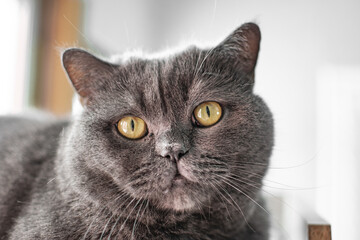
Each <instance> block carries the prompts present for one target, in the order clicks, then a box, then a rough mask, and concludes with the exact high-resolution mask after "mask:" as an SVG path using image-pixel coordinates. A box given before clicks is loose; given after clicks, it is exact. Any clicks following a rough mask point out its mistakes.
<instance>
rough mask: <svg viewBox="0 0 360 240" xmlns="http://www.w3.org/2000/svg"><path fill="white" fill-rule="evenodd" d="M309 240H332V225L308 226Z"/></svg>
mask: <svg viewBox="0 0 360 240" xmlns="http://www.w3.org/2000/svg"><path fill="white" fill-rule="evenodd" d="M308 231H309V240H331V227H330V225H314V224H309V225H308Z"/></svg>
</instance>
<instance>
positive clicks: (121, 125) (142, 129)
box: [117, 116, 147, 139]
mask: <svg viewBox="0 0 360 240" xmlns="http://www.w3.org/2000/svg"><path fill="white" fill-rule="evenodd" d="M117 128H118V130H119V132H120V134H121V135H123V136H124V137H126V138H129V139H139V138H142V137H143V136H145V134H146V133H147V127H146V123H145V122H144V120H142V119H141V118H138V117H133V116H126V117H123V118H122V119H120V121H119V122H118V123H117Z"/></svg>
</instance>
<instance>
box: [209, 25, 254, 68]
mask: <svg viewBox="0 0 360 240" xmlns="http://www.w3.org/2000/svg"><path fill="white" fill-rule="evenodd" d="M260 39H261V34H260V29H259V27H258V26H257V25H256V24H255V23H245V24H243V25H241V26H240V27H239V28H238V29H236V30H235V31H234V32H232V33H231V34H230V35H229V36H228V37H227V38H226V39H225V40H224V41H222V42H221V43H220V44H219V45H218V46H217V47H216V48H215V49H214V50H215V52H216V55H217V57H218V58H219V57H220V58H221V60H222V61H223V63H224V65H227V66H229V67H232V68H235V69H238V70H240V71H242V72H244V73H246V74H253V72H254V69H255V66H256V62H257V58H258V53H259V49H260Z"/></svg>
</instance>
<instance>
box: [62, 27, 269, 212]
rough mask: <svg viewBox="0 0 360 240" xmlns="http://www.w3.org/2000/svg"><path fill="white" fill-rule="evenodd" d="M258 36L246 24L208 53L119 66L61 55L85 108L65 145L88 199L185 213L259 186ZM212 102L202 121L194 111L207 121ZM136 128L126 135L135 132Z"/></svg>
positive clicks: (265, 143)
mask: <svg viewBox="0 0 360 240" xmlns="http://www.w3.org/2000/svg"><path fill="white" fill-rule="evenodd" d="M239 34H240V35H241V37H243V38H242V40H241V39H240V38H239V37H240V36H238V35H239ZM256 34H258V29H257V27H256V26H254V25H244V26H242V28H240V29H238V30H237V31H236V32H234V34H233V35H232V36H230V37H229V38H228V39H227V40H225V41H224V42H223V43H221V44H220V45H219V46H218V47H216V48H214V49H212V50H200V49H197V48H190V49H188V50H186V51H184V52H182V53H179V54H176V55H174V56H171V57H169V58H167V59H155V60H144V59H136V58H134V59H131V60H129V61H127V62H125V63H122V64H121V65H114V64H108V63H104V62H102V61H100V60H98V59H96V58H94V57H93V56H91V55H90V54H88V53H86V52H84V51H82V50H77V49H71V50H68V51H67V52H65V54H64V66H65V68H66V70H67V72H68V74H69V77H70V79H71V80H72V82H73V84H74V86H75V88H76V89H77V91H78V93H79V94H80V96H81V97H83V98H84V101H85V110H84V112H83V114H82V115H81V117H80V118H79V119H78V121H77V122H76V123H75V124H74V126H73V130H72V133H71V135H70V140H69V141H68V143H69V144H70V145H71V146H70V147H71V148H72V151H71V152H72V154H71V158H72V161H73V164H74V169H76V174H77V175H79V178H80V179H82V181H84V183H83V185H84V187H85V188H87V189H88V191H89V192H90V193H89V194H90V195H91V192H93V193H94V194H93V196H92V197H94V198H98V200H100V201H104V200H105V201H114V202H116V201H117V200H123V199H121V196H123V195H124V193H126V195H130V196H131V197H132V198H134V199H137V200H140V199H147V200H149V201H150V202H151V203H152V204H153V205H156V206H158V207H159V208H163V209H173V210H181V211H182V210H189V211H190V210H196V209H199V208H201V207H202V206H203V205H206V204H209V202H211V201H212V200H213V199H214V198H217V197H218V195H219V191H220V194H221V191H222V190H221V189H226V188H228V187H229V186H230V185H229V183H233V182H234V181H233V179H234V178H238V179H251V181H252V184H255V185H257V186H260V182H261V179H262V176H263V175H264V173H265V171H266V167H267V164H268V158H269V155H270V152H271V147H272V120H271V114H270V112H269V110H268V109H267V107H266V105H265V104H264V103H263V102H262V100H261V99H260V98H258V97H257V96H255V95H253V93H252V86H253V69H254V67H255V63H256V57H257V51H258V42H259V39H255V40H254V39H252V38H254V37H255V38H256V37H257V35H256ZM245 37H246V40H244V38H245ZM235 38H236V39H235ZM239 39H240V40H241V42H240V43H239V42H238V41H240V40H239ZM235 40H236V41H235ZM256 40H257V43H254V44H252V43H250V41H256ZM226 44H229V45H230V46H229V47H228V46H227V45H226ZM231 44H236V46H238V48H237V52H236V51H235V50H234V49H231V46H233V45H231ZM254 47H255V48H256V49H255V50H254V49H253V48H254ZM227 51H230V52H227ZM236 53H237V54H238V55H239V56H232V55H234V54H236ZM251 54H252V55H251ZM214 102H215V104H216V107H217V110H219V109H220V110H219V111H218V117H217V118H216V119H215V120H216V121H215V122H212V123H211V124H209V126H205V125H204V124H202V123H199V121H198V120H197V114H199V107H198V106H200V105H201V104H204V103H205V105H201V106H205V107H203V112H204V111H207V112H206V114H208V116H210V114H213V113H215V112H214V111H215V110H214V109H212V108H210V110H211V111H210V110H209V108H208V107H206V106H210V105H206V104H211V103H214ZM201 106H200V107H201ZM126 117H133V118H130V119H135V118H134V117H137V118H140V119H141V120H142V121H143V122H141V123H142V124H143V126H144V127H145V128H146V130H144V131H142V132H141V134H140V135H139V136H137V137H136V139H130V138H129V137H127V136H126V134H125V133H124V132H122V131H119V128H121V126H120V124H119V121H121V120H123V119H124V118H126ZM127 119H129V118H127ZM128 123H130V122H128ZM132 124H133V125H132V130H134V128H135V127H139V126H138V125H134V122H132ZM128 126H129V125H128ZM125 130H126V129H125ZM135 130H136V129H135ZM238 183H239V182H237V183H236V185H235V186H239V184H238ZM244 187H245V188H248V186H246V185H244ZM95 188H97V189H95ZM99 188H100V189H99Z"/></svg>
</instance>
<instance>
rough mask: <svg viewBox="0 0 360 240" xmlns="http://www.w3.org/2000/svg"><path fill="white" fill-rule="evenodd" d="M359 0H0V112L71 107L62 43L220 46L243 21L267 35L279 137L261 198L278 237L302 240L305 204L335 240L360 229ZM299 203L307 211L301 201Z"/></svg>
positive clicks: (61, 111) (262, 71)
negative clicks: (328, 225) (270, 212)
mask: <svg viewBox="0 0 360 240" xmlns="http://www.w3.org/2000/svg"><path fill="white" fill-rule="evenodd" d="M359 10H360V1H358V0H326V1H325V0H317V1H310V0H302V1H285V0H272V1H268V0H258V1H242V0H240V1H239V0H227V1H220V0H218V1H216V0H183V1H175V0H102V1H96V0H86V1H85V0H84V1H78V0H61V1H60V0H58V1H55V0H3V1H1V2H0V27H1V29H2V34H1V38H0V53H1V55H0V69H1V72H0V73H1V77H0V114H1V115H4V114H20V113H23V112H25V111H26V110H27V109H29V108H38V109H42V110H45V111H49V112H51V113H53V114H55V115H59V116H63V115H67V114H69V113H70V112H71V108H72V97H73V94H74V93H73V90H72V88H71V87H70V84H69V83H68V81H67V79H66V76H65V74H64V72H63V70H62V66H61V62H60V53H61V50H63V49H64V48H66V47H70V46H78V47H84V48H87V49H91V50H92V52H95V53H97V54H98V55H99V56H104V57H109V56H111V55H114V54H122V53H124V52H126V51H129V50H134V49H141V50H142V51H144V52H146V53H154V52H157V51H163V50H165V49H167V48H172V47H176V46H179V45H181V44H184V43H186V42H192V41H196V42H198V43H200V45H201V44H206V45H209V44H216V43H218V42H220V41H221V40H222V39H223V38H224V37H226V36H227V35H228V34H229V33H230V32H231V31H233V30H234V29H235V28H237V27H238V26H239V25H241V24H242V23H244V22H248V21H254V22H256V23H257V24H258V25H259V26H260V28H261V31H262V42H261V50H260V55H259V61H258V65H257V70H256V80H255V82H256V85H255V92H256V93H257V94H259V95H261V96H262V97H263V98H264V99H265V101H266V102H267V103H268V105H269V106H270V108H271V109H272V111H273V114H274V118H275V127H276V144H275V148H274V154H273V156H272V159H271V161H272V162H271V168H270V170H269V173H268V175H267V178H266V180H265V181H264V184H265V185H266V187H265V189H264V194H265V195H266V196H268V197H269V198H271V199H274V201H273V203H271V204H269V206H268V207H269V208H272V209H275V210H274V211H275V212H276V213H274V216H275V217H274V218H275V222H278V223H279V227H280V228H281V229H282V230H284V231H285V237H284V239H304V238H305V235H304V231H303V229H301V228H299V227H298V226H299V224H300V225H301V222H302V221H303V219H304V218H303V214H305V212H306V211H305V210H304V209H305V208H308V207H309V208H310V209H313V210H315V211H316V213H317V214H319V215H320V216H321V217H322V218H323V219H325V220H326V221H328V222H330V223H331V225H332V234H333V239H358V236H360V228H359V227H358V226H359V225H360V205H359V204H358V203H359V202H360V174H359V172H360V14H359ZM305 206H306V207H305Z"/></svg>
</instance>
